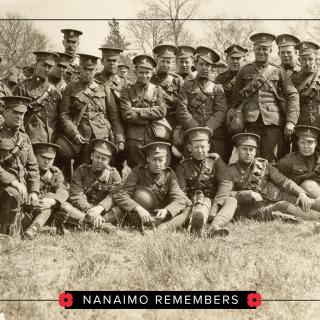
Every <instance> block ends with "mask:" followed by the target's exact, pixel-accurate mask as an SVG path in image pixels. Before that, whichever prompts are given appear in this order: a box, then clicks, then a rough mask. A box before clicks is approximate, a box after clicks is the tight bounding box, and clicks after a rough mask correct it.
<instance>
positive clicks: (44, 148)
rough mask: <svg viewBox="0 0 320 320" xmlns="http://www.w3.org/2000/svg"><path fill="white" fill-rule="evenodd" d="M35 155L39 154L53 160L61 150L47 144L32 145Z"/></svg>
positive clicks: (55, 145) (58, 147) (54, 145)
mask: <svg viewBox="0 0 320 320" xmlns="http://www.w3.org/2000/svg"><path fill="white" fill-rule="evenodd" d="M32 147H33V150H34V152H35V153H36V154H41V155H43V156H44V157H48V158H54V156H55V155H56V153H57V151H58V150H61V148H60V146H58V145H57V144H54V143H49V142H38V143H34V144H33V145H32Z"/></svg>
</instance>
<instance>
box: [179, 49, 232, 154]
mask: <svg viewBox="0 0 320 320" xmlns="http://www.w3.org/2000/svg"><path fill="white" fill-rule="evenodd" d="M196 53H197V58H196V68H197V76H196V78H195V79H194V80H189V81H186V82H185V83H184V84H183V87H182V89H181V93H180V96H179V104H178V107H177V120H178V122H179V123H180V124H181V125H182V126H183V128H184V129H185V130H187V129H190V128H194V127H208V128H210V129H211V130H212V132H213V135H212V137H211V141H210V142H211V148H212V150H213V151H214V152H215V153H218V154H219V155H220V157H221V158H224V135H223V131H222V126H223V124H224V121H225V117H226V111H227V102H226V96H225V94H224V91H223V88H222V86H221V84H219V83H217V82H213V81H211V80H210V73H211V70H212V66H213V64H214V63H215V62H217V61H219V59H220V57H219V56H218V54H217V53H215V52H214V51H213V50H211V49H209V48H207V47H198V48H197V49H196Z"/></svg>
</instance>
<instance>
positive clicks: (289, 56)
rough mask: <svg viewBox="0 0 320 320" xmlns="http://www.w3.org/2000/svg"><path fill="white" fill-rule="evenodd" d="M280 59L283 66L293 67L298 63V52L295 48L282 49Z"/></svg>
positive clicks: (280, 49)
mask: <svg viewBox="0 0 320 320" xmlns="http://www.w3.org/2000/svg"><path fill="white" fill-rule="evenodd" d="M279 57H280V60H281V63H282V64H283V65H289V66H290V65H293V64H294V63H295V62H296V61H297V50H295V48H294V46H286V47H280V48H279Z"/></svg>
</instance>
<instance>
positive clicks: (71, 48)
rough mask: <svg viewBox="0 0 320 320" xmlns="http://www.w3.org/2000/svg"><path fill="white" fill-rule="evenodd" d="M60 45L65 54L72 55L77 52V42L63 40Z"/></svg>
mask: <svg viewBox="0 0 320 320" xmlns="http://www.w3.org/2000/svg"><path fill="white" fill-rule="evenodd" d="M62 43H63V46H64V51H65V52H66V53H69V54H72V55H74V54H75V53H76V52H77V49H78V46H79V40H71V39H63V41H62Z"/></svg>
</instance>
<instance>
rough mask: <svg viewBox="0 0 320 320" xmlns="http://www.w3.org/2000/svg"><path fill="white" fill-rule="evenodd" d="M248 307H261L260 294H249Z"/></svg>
mask: <svg viewBox="0 0 320 320" xmlns="http://www.w3.org/2000/svg"><path fill="white" fill-rule="evenodd" d="M247 300H248V306H249V307H251V308H258V307H259V306H260V305H261V294H260V293H258V292H256V293H249V294H248V297H247Z"/></svg>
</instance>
